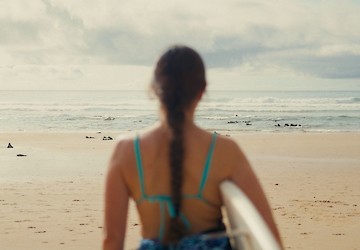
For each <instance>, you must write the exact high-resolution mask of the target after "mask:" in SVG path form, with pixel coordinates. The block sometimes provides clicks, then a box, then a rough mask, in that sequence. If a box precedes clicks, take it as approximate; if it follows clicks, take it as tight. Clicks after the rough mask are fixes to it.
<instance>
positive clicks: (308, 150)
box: [0, 132, 360, 250]
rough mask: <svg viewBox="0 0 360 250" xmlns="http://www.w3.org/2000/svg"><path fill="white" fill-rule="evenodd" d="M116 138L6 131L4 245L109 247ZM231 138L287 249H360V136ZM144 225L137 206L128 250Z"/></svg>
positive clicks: (2, 143) (0, 232) (0, 159)
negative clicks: (106, 222) (105, 242)
mask: <svg viewBox="0 0 360 250" xmlns="http://www.w3.org/2000/svg"><path fill="white" fill-rule="evenodd" d="M116 135H117V134H116V133H105V132H103V133H101V134H98V133H0V221H1V223H0V249H100V247H101V238H102V224H103V222H102V217H103V214H102V209H103V181H104V173H105V171H106V164H107V162H108V158H109V155H110V153H111V150H112V147H113V146H114V143H115V141H114V140H102V139H103V137H104V136H111V137H113V138H115V137H116ZM86 136H92V137H94V138H91V139H87V138H86ZM231 136H232V138H235V139H236V140H237V141H238V143H239V144H240V145H241V147H242V149H243V150H244V151H245V152H246V153H247V155H248V158H249V159H250V162H251V163H252V165H253V167H254V170H255V171H256V173H257V174H258V177H259V179H260V181H261V183H262V185H263V187H264V189H265V192H266V193H267V195H268V198H269V201H270V203H271V206H272V208H273V211H274V215H275V219H276V221H277V224H278V226H279V229H280V232H281V234H282V238H283V241H284V245H285V247H286V249H351V250H353V249H360V237H359V236H358V235H359V231H360V209H359V207H360V181H359V179H360V134H359V133H343V134H335V133H334V134H333V133H331V134H330V133H329V134H327V133H323V134H307V133H294V134H292V133H291V134H287V133H271V134H265V133H241V134H238V133H236V132H231ZM9 142H11V144H12V145H13V146H14V148H6V147H7V145H8V143H9ZM17 154H24V155H27V156H23V157H20V156H17ZM139 228H140V226H139V222H138V219H137V216H136V211H135V207H134V204H133V203H131V205H130V215H129V220H128V231H127V239H126V249H134V248H136V246H137V245H138V241H139V239H140V235H139Z"/></svg>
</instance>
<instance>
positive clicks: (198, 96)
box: [196, 90, 205, 102]
mask: <svg viewBox="0 0 360 250" xmlns="http://www.w3.org/2000/svg"><path fill="white" fill-rule="evenodd" d="M204 92H205V90H202V91H200V92H199V93H198V94H197V96H196V100H197V101H198V102H199V101H200V100H201V98H202V97H203V94H204Z"/></svg>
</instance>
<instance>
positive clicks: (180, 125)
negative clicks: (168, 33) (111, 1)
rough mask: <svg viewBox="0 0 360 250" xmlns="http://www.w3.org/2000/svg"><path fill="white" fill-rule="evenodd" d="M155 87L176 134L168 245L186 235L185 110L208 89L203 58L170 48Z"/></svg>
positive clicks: (171, 159)
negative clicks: (183, 215) (183, 209)
mask: <svg viewBox="0 0 360 250" xmlns="http://www.w3.org/2000/svg"><path fill="white" fill-rule="evenodd" d="M154 80H155V81H154V82H153V88H154V91H155V93H156V94H157V96H158V97H159V99H160V101H161V103H162V104H163V105H164V107H165V109H166V115H167V122H168V125H169V127H170V129H171V131H172V137H171V140H170V152H169V166H170V184H171V198H172V202H173V204H174V209H175V217H174V218H171V219H170V230H169V233H168V235H167V237H166V241H168V242H177V241H178V240H179V239H180V238H182V237H183V236H184V235H185V234H186V233H187V231H186V228H185V225H184V224H183V223H182V221H181V219H180V211H181V207H182V187H183V164H184V157H185V149H184V123H185V111H186V109H187V108H188V107H189V106H190V105H191V104H192V102H193V101H194V99H195V97H196V95H197V94H198V93H199V92H200V91H203V90H204V89H205V86H206V81H205V70H204V65H203V63H202V60H201V58H200V56H199V55H198V54H197V53H196V52H195V51H194V50H192V49H190V48H188V47H179V46H176V47H173V48H170V49H169V50H168V51H167V52H166V53H165V54H164V55H163V56H162V57H161V58H160V59H159V61H158V63H157V67H156V70H155V79H154Z"/></svg>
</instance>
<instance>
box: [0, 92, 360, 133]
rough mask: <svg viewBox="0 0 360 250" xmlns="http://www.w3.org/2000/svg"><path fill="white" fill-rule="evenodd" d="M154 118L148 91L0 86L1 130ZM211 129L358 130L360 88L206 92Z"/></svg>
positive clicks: (118, 126) (145, 122) (141, 124)
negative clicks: (16, 89) (358, 89)
mask: <svg viewBox="0 0 360 250" xmlns="http://www.w3.org/2000/svg"><path fill="white" fill-rule="evenodd" d="M157 120H158V102H157V100H156V99H155V98H154V97H151V95H150V94H149V93H147V92H146V91H0V132H16V131H27V132H46V131H48V132H51V131H134V130H135V131H136V130H141V129H143V128H146V127H148V126H151V125H152V124H153V123H155V122H156V121H157ZM195 120H196V123H197V124H198V125H200V126H202V127H204V128H206V129H209V130H212V131H216V130H218V131H224V130H225V131H228V130H230V131H254V132H255V131H262V132H360V91H325V92H324V91H323V92H320V91H208V92H207V93H206V94H205V95H204V97H203V100H202V101H201V103H200V105H199V107H198V110H197V113H196V118H195Z"/></svg>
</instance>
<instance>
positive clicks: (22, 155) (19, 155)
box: [16, 154, 27, 156]
mask: <svg viewBox="0 0 360 250" xmlns="http://www.w3.org/2000/svg"><path fill="white" fill-rule="evenodd" d="M16 156H27V155H23V154H17V155H16Z"/></svg>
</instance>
